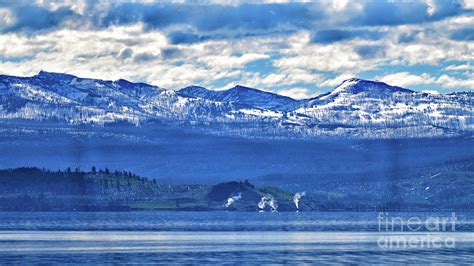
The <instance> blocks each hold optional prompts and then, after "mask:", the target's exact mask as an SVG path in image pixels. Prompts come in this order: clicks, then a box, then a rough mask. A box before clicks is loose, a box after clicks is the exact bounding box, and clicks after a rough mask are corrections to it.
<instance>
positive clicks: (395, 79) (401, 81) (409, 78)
mask: <svg viewBox="0 0 474 266" xmlns="http://www.w3.org/2000/svg"><path fill="white" fill-rule="evenodd" d="M376 79H378V80H380V81H383V82H385V83H387V84H390V85H393V86H400V87H405V88H410V86H416V85H430V84H431V85H433V84H436V85H439V86H442V87H444V88H447V89H455V90H463V89H471V90H474V80H472V79H456V78H454V77H452V76H449V75H447V74H443V75H441V76H439V77H433V76H431V75H429V74H427V73H423V74H421V75H414V74H410V73H408V72H399V73H394V74H389V75H386V76H383V77H377V78H376Z"/></svg>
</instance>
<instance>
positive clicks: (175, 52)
mask: <svg viewBox="0 0 474 266" xmlns="http://www.w3.org/2000/svg"><path fill="white" fill-rule="evenodd" d="M182 54H183V52H182V51H181V50H180V49H178V48H164V49H162V50H161V56H162V58H163V59H165V60H168V59H175V58H178V57H180V56H181V55H182Z"/></svg>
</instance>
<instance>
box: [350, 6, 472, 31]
mask: <svg viewBox="0 0 474 266" xmlns="http://www.w3.org/2000/svg"><path fill="white" fill-rule="evenodd" d="M430 2H431V3H430ZM465 12H466V10H465V9H464V6H463V5H462V3H461V2H460V1H456V0H452V1H443V0H439V1H426V2H425V1H404V2H403V3H401V4H400V3H399V2H397V1H391V0H385V1H384V0H379V1H365V2H364V5H362V10H361V12H354V13H353V14H354V15H353V16H352V17H351V20H350V21H351V22H352V23H353V24H355V25H364V26H395V25H406V24H421V23H426V22H432V21H438V20H442V19H445V18H447V17H451V16H455V15H460V14H463V13H465Z"/></svg>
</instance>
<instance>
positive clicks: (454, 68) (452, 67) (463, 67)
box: [444, 64, 474, 71]
mask: <svg viewBox="0 0 474 266" xmlns="http://www.w3.org/2000/svg"><path fill="white" fill-rule="evenodd" d="M444 69H445V70H450V71H463V70H472V69H474V66H472V65H469V64H464V65H449V66H447V67H445V68H444Z"/></svg>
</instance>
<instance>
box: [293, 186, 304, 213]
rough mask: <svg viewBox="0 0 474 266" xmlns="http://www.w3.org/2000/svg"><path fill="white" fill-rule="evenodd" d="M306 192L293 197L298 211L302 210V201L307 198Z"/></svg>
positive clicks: (297, 193)
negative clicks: (302, 198)
mask: <svg viewBox="0 0 474 266" xmlns="http://www.w3.org/2000/svg"><path fill="white" fill-rule="evenodd" d="M305 195H306V192H304V191H303V192H296V194H295V195H294V196H293V202H294V203H295V206H296V209H298V210H299V209H300V199H301V197H303V196H305Z"/></svg>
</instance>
